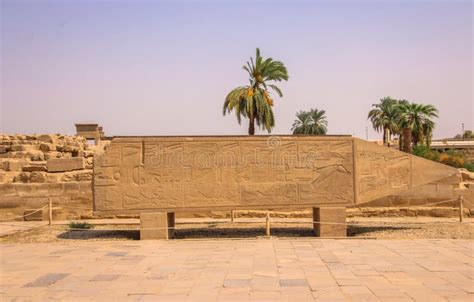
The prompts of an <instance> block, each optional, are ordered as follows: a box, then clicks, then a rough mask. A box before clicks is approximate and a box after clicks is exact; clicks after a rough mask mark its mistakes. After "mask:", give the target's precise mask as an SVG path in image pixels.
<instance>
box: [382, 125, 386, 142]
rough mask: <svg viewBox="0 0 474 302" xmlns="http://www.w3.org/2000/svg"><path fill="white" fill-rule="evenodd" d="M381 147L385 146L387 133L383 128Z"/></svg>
mask: <svg viewBox="0 0 474 302" xmlns="http://www.w3.org/2000/svg"><path fill="white" fill-rule="evenodd" d="M382 141H383V145H384V146H385V145H386V144H387V131H385V128H383V138H382Z"/></svg>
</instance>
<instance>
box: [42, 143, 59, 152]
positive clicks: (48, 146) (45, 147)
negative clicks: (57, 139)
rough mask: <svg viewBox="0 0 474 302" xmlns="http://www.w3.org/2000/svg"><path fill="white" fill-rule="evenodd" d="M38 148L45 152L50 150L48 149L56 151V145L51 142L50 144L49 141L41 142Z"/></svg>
mask: <svg viewBox="0 0 474 302" xmlns="http://www.w3.org/2000/svg"><path fill="white" fill-rule="evenodd" d="M39 149H40V150H41V151H42V152H44V153H46V152H50V151H56V146H55V145H53V144H50V143H42V144H41V145H40V146H39Z"/></svg>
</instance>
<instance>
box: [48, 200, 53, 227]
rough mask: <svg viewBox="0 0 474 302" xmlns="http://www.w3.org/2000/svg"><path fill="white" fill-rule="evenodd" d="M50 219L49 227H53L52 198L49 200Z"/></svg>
mask: <svg viewBox="0 0 474 302" xmlns="http://www.w3.org/2000/svg"><path fill="white" fill-rule="evenodd" d="M48 218H49V225H53V199H52V198H51V197H50V198H49V206H48Z"/></svg>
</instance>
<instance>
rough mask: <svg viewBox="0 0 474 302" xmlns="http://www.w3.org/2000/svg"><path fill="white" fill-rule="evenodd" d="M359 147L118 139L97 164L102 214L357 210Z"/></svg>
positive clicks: (343, 142)
mask: <svg viewBox="0 0 474 302" xmlns="http://www.w3.org/2000/svg"><path fill="white" fill-rule="evenodd" d="M353 166H354V164H353V157H352V141H351V140H348V139H341V138H328V139H325V140H319V141H318V143H314V142H312V141H311V140H309V141H308V140H306V139H294V138H293V139H292V138H288V137H282V138H280V137H278V138H275V140H274V141H272V140H269V139H267V137H262V138H256V139H255V138H246V137H207V138H199V137H194V138H174V139H173V138H145V139H142V138H117V139H114V140H113V142H112V144H111V145H110V146H109V148H108V149H107V152H106V153H105V154H103V155H99V156H98V157H97V159H96V165H95V171H94V173H95V184H94V190H95V198H96V203H95V210H96V211H107V210H140V209H157V208H159V209H173V208H182V209H204V208H216V207H223V208H226V207H227V208H235V209H237V208H249V207H250V208H252V207H260V206H268V205H272V206H277V207H278V206H304V205H311V204H314V203H318V204H326V203H331V204H350V203H352V202H353V200H354V196H353V195H354V188H353V177H352V173H353Z"/></svg>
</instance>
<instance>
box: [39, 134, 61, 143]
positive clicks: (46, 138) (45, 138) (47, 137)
mask: <svg viewBox="0 0 474 302" xmlns="http://www.w3.org/2000/svg"><path fill="white" fill-rule="evenodd" d="M36 139H37V140H38V141H40V142H45V143H50V144H57V143H58V136H57V135H54V134H44V135H40V136H38V137H37V138H36Z"/></svg>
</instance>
